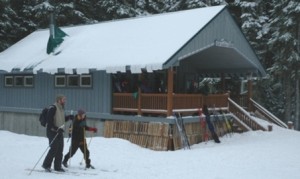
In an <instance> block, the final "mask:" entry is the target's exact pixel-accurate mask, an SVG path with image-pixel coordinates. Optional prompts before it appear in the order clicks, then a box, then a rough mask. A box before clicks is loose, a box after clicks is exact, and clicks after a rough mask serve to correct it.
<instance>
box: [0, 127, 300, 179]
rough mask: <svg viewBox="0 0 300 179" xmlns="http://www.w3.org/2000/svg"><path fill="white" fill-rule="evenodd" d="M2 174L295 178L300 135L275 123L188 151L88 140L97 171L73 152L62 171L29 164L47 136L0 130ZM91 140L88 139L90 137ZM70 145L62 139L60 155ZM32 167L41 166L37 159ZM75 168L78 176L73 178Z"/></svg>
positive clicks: (20, 176) (104, 178) (163, 178)
mask: <svg viewBox="0 0 300 179" xmlns="http://www.w3.org/2000/svg"><path fill="white" fill-rule="evenodd" d="M0 136H1V138H0V143H1V148H0V159H1V160H0V166H1V167H0V172H1V174H0V178H3V179H8V178H10V179H12V178H13V179H16V178H18V179H24V178H34V179H38V178H43V179H47V178H53V177H55V178H66V179H68V178H79V177H80V178H95V179H96V178H97V179H99V178H101V179H134V178H145V179H148V178H151V179H152V178H153V179H169V178H170V179H183V178H188V179H199V178H201V179H241V178H243V179H254V178H255V179H268V178H272V179H283V178H288V179H299V178H300V170H299V169H300V155H299V150H300V133H299V132H296V131H292V130H287V129H282V128H278V127H276V126H273V131H272V132H262V131H256V132H246V133H243V134H234V135H233V136H232V137H226V136H225V137H222V138H221V141H222V143H221V144H215V143H213V142H208V143H207V144H204V143H201V144H197V145H193V146H192V148H191V150H178V151H167V152H157V151H152V150H149V149H145V148H141V147H139V146H137V145H134V144H132V143H130V142H128V141H126V140H122V139H107V138H102V137H94V138H92V141H91V144H90V151H91V159H92V164H93V165H94V166H95V167H96V169H95V170H83V168H84V166H83V165H80V162H81V160H82V154H81V152H80V151H77V153H76V154H75V156H74V157H73V158H72V159H71V168H69V169H68V171H69V172H68V173H66V174H63V175H62V174H55V173H44V172H36V171H33V172H32V173H31V175H28V174H29V172H30V171H29V170H30V169H32V168H33V166H34V165H35V164H36V162H37V161H38V159H39V158H40V156H41V155H42V154H43V152H44V151H45V150H46V148H47V142H48V141H47V139H46V138H44V137H33V136H26V135H19V134H14V133H11V132H7V131H0ZM89 140H90V138H89V139H88V141H89ZM69 145H70V143H69V142H67V139H66V141H65V148H64V154H65V153H66V152H67V150H68V146H69ZM43 159H44V156H43V158H42V159H41V161H40V162H39V163H38V165H37V167H36V169H38V170H41V169H42V168H41V163H42V161H43ZM73 171H74V172H76V173H77V174H78V175H79V176H74V173H72V172H73Z"/></svg>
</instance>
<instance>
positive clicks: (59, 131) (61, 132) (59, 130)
mask: <svg viewBox="0 0 300 179" xmlns="http://www.w3.org/2000/svg"><path fill="white" fill-rule="evenodd" d="M56 132H57V133H59V134H63V133H64V129H62V128H58V129H57V131H56Z"/></svg>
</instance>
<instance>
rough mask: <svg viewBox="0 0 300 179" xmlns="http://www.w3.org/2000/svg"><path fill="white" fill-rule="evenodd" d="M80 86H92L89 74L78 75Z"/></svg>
mask: <svg viewBox="0 0 300 179" xmlns="http://www.w3.org/2000/svg"><path fill="white" fill-rule="evenodd" d="M80 86H81V87H92V77H91V75H81V76H80Z"/></svg>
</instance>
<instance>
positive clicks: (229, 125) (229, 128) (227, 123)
mask: <svg viewBox="0 0 300 179" xmlns="http://www.w3.org/2000/svg"><path fill="white" fill-rule="evenodd" d="M220 113H221V114H222V117H223V119H224V121H225V126H226V129H227V133H229V135H230V137H231V135H232V134H233V130H232V126H231V124H230V121H229V119H228V118H227V116H226V115H225V113H224V112H223V111H220Z"/></svg>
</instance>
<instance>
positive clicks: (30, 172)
mask: <svg viewBox="0 0 300 179" xmlns="http://www.w3.org/2000/svg"><path fill="white" fill-rule="evenodd" d="M64 126H65V125H62V126H61V127H59V128H63V127H64ZM58 135H59V133H57V134H56V135H55V136H54V138H53V140H52V141H51V142H50V144H49V145H48V146H47V148H46V150H45V151H44V153H43V154H42V156H41V157H40V158H39V160H38V161H37V162H36V164H35V165H34V167H33V168H32V169H31V170H30V172H29V174H28V175H31V173H32V171H33V170H34V169H35V167H36V166H37V164H38V163H39V162H40V160H41V159H42V157H43V156H44V155H45V153H46V152H47V150H48V149H49V148H50V146H51V145H52V143H53V142H54V141H55V139H56V138H57V136H58Z"/></svg>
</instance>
